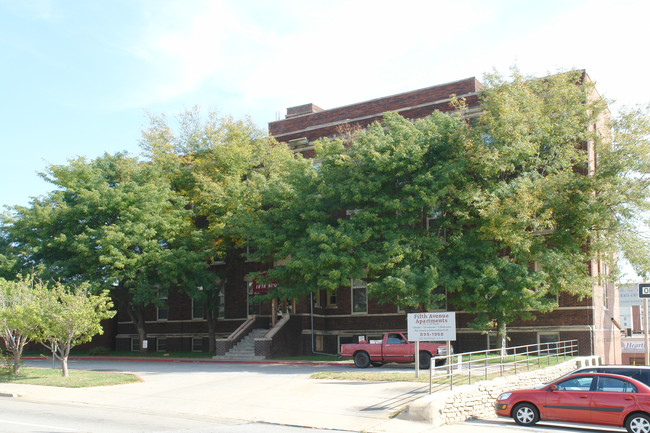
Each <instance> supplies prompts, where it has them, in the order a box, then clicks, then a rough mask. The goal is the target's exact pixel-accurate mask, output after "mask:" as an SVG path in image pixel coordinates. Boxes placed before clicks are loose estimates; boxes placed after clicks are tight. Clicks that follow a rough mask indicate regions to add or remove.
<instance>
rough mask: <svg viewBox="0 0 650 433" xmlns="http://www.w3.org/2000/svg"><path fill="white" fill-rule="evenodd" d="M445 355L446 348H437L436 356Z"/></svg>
mask: <svg viewBox="0 0 650 433" xmlns="http://www.w3.org/2000/svg"><path fill="white" fill-rule="evenodd" d="M446 354H447V348H446V347H439V348H438V355H446Z"/></svg>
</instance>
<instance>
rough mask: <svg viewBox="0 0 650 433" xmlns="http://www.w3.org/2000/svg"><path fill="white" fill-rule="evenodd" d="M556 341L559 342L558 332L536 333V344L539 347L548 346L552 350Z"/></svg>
mask: <svg viewBox="0 0 650 433" xmlns="http://www.w3.org/2000/svg"><path fill="white" fill-rule="evenodd" d="M558 341H560V333H559V332H538V333H537V343H538V344H541V345H545V344H550V346H551V347H552V348H553V347H554V346H555V345H554V344H553V343H557V342H558Z"/></svg>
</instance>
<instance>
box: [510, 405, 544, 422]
mask: <svg viewBox="0 0 650 433" xmlns="http://www.w3.org/2000/svg"><path fill="white" fill-rule="evenodd" d="M512 418H513V419H514V420H515V422H516V423H517V424H519V425H533V424H535V423H537V421H539V411H538V410H537V408H536V407H535V406H533V405H532V404H530V403H521V404H518V405H517V406H515V408H514V409H513V411H512Z"/></svg>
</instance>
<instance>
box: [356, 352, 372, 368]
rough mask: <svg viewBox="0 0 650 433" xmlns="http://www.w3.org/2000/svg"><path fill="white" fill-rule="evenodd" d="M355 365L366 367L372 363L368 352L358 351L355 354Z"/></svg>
mask: <svg viewBox="0 0 650 433" xmlns="http://www.w3.org/2000/svg"><path fill="white" fill-rule="evenodd" d="M354 365H356V366H357V367H359V368H366V367H368V366H369V365H370V357H369V356H368V354H367V353H366V352H357V353H355V354H354Z"/></svg>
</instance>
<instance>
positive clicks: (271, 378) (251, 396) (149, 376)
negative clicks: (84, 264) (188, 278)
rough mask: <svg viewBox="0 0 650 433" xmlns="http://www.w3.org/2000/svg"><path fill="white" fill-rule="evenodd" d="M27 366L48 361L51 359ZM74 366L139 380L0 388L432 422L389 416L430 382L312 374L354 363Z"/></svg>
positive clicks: (384, 428)
mask: <svg viewBox="0 0 650 433" xmlns="http://www.w3.org/2000/svg"><path fill="white" fill-rule="evenodd" d="M27 365H28V366H34V367H41V368H51V367H52V363H51V361H47V360H42V361H29V362H28V363H27ZM69 366H70V369H72V370H74V369H81V370H102V371H116V372H125V373H133V374H137V375H138V376H140V377H141V378H142V379H143V382H142V383H134V384H126V385H117V386H105V387H94V388H55V387H43V386H34V385H20V384H0V392H2V393H16V394H18V395H20V396H22V398H24V399H28V400H33V401H45V402H66V403H72V404H90V405H95V406H105V407H110V408H111V409H120V408H124V409H129V410H133V409H137V410H141V411H145V412H147V413H179V414H185V415H196V416H213V417H216V418H220V419H235V420H247V421H252V422H267V423H272V424H283V425H295V426H306V427H314V428H323V429H340V430H349V431H366V432H398V431H404V430H403V428H404V425H405V424H404V423H409V424H408V425H410V428H409V429H408V431H410V432H413V433H419V432H425V431H428V430H430V426H428V425H426V424H421V425H420V424H419V423H413V422H407V421H399V420H391V419H390V417H391V415H392V414H394V413H396V412H397V411H398V410H400V409H401V408H402V407H404V406H405V405H406V404H407V403H408V402H410V401H412V400H415V399H417V398H419V397H422V396H424V395H426V394H427V393H428V384H427V385H425V384H422V383H409V382H357V381H339V380H337V381H334V380H314V379H310V375H311V374H312V373H314V372H317V371H323V370H332V369H335V370H340V369H346V368H350V369H353V368H354V367H352V366H343V367H341V366H329V365H325V366H320V365H274V364H224V363H172V362H164V363H161V362H129V361H74V360H72V361H70V364H69Z"/></svg>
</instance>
